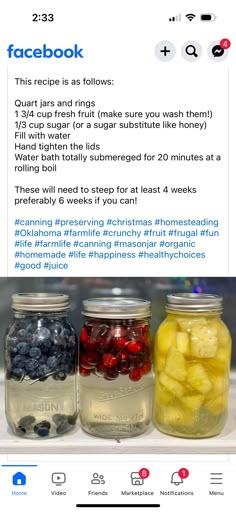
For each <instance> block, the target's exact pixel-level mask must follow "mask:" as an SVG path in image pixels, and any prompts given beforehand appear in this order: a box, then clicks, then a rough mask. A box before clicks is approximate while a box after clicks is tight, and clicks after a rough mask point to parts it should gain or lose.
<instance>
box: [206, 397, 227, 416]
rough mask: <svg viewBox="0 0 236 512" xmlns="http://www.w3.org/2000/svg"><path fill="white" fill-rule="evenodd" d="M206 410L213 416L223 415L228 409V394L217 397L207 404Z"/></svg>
mask: <svg viewBox="0 0 236 512" xmlns="http://www.w3.org/2000/svg"><path fill="white" fill-rule="evenodd" d="M204 405H205V407H206V409H207V410H208V411H209V412H211V413H212V414H221V413H222V412H224V411H225V410H226V408H227V394H226V393H225V394H224V395H220V396H216V397H215V398H212V399H211V400H207V401H206V402H205V404H204Z"/></svg>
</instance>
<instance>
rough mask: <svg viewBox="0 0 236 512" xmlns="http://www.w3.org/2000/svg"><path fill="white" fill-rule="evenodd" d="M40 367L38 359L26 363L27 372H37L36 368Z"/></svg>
mask: <svg viewBox="0 0 236 512" xmlns="http://www.w3.org/2000/svg"><path fill="white" fill-rule="evenodd" d="M38 367H39V362H38V361H37V359H30V360H29V361H27V363H26V364H25V369H26V371H27V372H35V370H36V369H37V368H38Z"/></svg>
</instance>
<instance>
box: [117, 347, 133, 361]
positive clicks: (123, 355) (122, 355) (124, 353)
mask: <svg viewBox="0 0 236 512" xmlns="http://www.w3.org/2000/svg"><path fill="white" fill-rule="evenodd" d="M129 357H130V354H129V352H128V350H121V351H120V352H119V353H118V354H117V356H116V359H117V361H118V362H119V363H120V362H121V361H129Z"/></svg>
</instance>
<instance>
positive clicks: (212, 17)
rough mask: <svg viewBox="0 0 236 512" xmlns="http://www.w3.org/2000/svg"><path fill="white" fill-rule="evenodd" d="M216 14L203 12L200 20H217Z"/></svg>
mask: <svg viewBox="0 0 236 512" xmlns="http://www.w3.org/2000/svg"><path fill="white" fill-rule="evenodd" d="M215 19H216V15H215V14H201V15H200V20H201V21H215Z"/></svg>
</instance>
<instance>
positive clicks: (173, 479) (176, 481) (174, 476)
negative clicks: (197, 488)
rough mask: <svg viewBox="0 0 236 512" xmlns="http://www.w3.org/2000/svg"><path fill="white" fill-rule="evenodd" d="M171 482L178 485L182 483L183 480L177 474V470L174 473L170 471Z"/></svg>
mask: <svg viewBox="0 0 236 512" xmlns="http://www.w3.org/2000/svg"><path fill="white" fill-rule="evenodd" d="M171 483H172V484H175V485H179V484H183V483H184V481H183V479H182V478H181V476H179V473H178V471H175V473H172V475H171Z"/></svg>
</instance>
